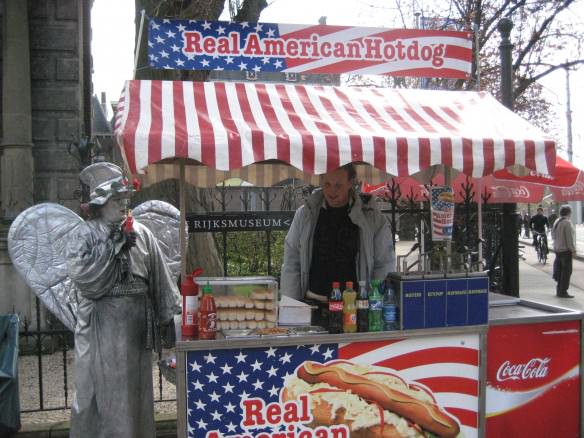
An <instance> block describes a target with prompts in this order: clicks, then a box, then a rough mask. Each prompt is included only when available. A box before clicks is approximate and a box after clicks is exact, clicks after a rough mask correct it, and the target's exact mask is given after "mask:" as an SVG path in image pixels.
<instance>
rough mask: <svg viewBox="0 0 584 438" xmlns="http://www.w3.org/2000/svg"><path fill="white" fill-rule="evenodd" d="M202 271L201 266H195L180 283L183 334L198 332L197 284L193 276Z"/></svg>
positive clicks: (192, 334) (188, 334)
mask: <svg viewBox="0 0 584 438" xmlns="http://www.w3.org/2000/svg"><path fill="white" fill-rule="evenodd" d="M202 273H203V269H202V268H197V269H195V270H194V271H193V273H192V274H188V275H187V276H186V277H185V279H184V280H183V281H182V282H181V284H180V293H181V295H182V297H183V302H182V325H181V333H182V334H183V336H193V337H195V336H197V334H198V332H199V315H198V312H199V285H198V284H197V283H196V282H195V278H196V277H198V276H199V275H201V274H202Z"/></svg>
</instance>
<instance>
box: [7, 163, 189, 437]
mask: <svg viewBox="0 0 584 438" xmlns="http://www.w3.org/2000/svg"><path fill="white" fill-rule="evenodd" d="M99 164H109V163H99ZM93 166H96V165H93ZM112 166H113V165H112ZM116 167H117V166H116ZM117 169H119V168H117ZM114 170H115V172H114V173H115V175H113V176H114V177H115V179H116V180H118V177H117V172H118V171H117V170H116V169H114ZM119 175H120V176H121V170H120V171H119ZM111 176H112V175H109V176H108V175H106V176H105V177H103V176H102V177H100V178H97V181H96V183H95V184H94V186H95V187H99V186H100V184H101V187H102V188H103V187H104V184H103V180H104V179H105V180H106V183H107V184H106V185H105V188H106V190H105V191H103V190H102V191H100V190H97V191H96V190H94V189H95V187H92V186H91V185H90V189H91V192H92V194H91V197H92V200H97V203H96V205H104V204H105V203H107V202H108V199H109V197H110V195H111V193H112V191H113V192H114V193H115V192H117V191H122V190H123V188H120V186H115V185H114V188H113V190H112V187H111V178H110V177H111ZM107 178H110V179H107ZM116 187H117V188H116ZM118 189H119V190H118ZM102 201H103V202H102ZM149 202H150V204H148V205H144V204H143V205H142V206H139V207H138V208H137V209H136V211H137V212H138V214H136V215H135V221H134V232H135V234H136V242H135V246H132V247H129V246H128V245H126V236H125V235H124V233H123V232H122V230H121V227H120V225H119V224H111V223H109V222H107V221H105V220H104V219H103V218H97V219H92V220H88V221H86V222H85V221H83V220H82V219H81V218H79V217H78V216H77V215H75V214H74V213H73V212H71V211H69V210H67V209H66V208H64V207H62V206H59V205H56V204H39V205H37V206H34V207H31V208H30V209H28V210H26V211H25V212H23V213H22V214H21V215H20V216H19V217H18V218H17V219H16V220H15V222H14V223H13V225H12V227H11V230H10V233H9V250H10V254H11V257H12V259H13V262H14V265H15V267H16V268H17V269H18V270H19V272H20V273H21V275H23V277H24V278H25V280H26V281H27V283H28V284H29V286H31V288H32V289H33V291H34V292H35V293H36V294H37V295H38V296H39V297H40V298H41V300H42V301H43V302H44V303H45V305H47V307H48V308H49V309H50V310H51V311H53V313H55V315H56V316H57V317H59V319H61V321H63V322H64V323H65V325H67V326H68V327H69V328H71V329H73V330H74V332H75V388H76V394H75V400H74V402H73V405H72V408H71V432H70V436H71V437H73V438H76V437H104V438H105V437H108V438H110V437H120V438H121V437H124V438H126V437H136V438H138V437H140V438H142V437H146V438H148V437H154V436H155V425H154V403H153V389H152V349H156V350H158V349H159V347H160V342H159V329H160V327H161V326H164V325H166V324H168V323H169V322H170V321H171V320H172V319H173V316H174V314H175V313H177V312H178V311H179V309H180V307H179V295H178V289H177V286H176V283H177V277H178V272H177V267H178V263H177V254H178V228H179V227H178V210H176V209H175V208H174V207H172V206H171V205H169V204H166V203H163V202H160V201H149ZM141 218H142V220H143V222H144V224H142V223H141V222H140V220H141ZM157 225H158V226H157ZM147 226H149V227H150V228H151V229H154V230H155V231H156V234H157V235H158V234H162V235H160V236H157V237H160V238H162V239H163V241H164V243H165V247H164V248H162V247H161V245H159V242H158V240H157V237H156V236H155V234H153V232H152V231H151V230H150V229H149V228H148V227H147ZM173 241H174V242H176V245H173V244H172V242H173ZM179 260H180V259H179Z"/></svg>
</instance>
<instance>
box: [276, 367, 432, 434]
mask: <svg viewBox="0 0 584 438" xmlns="http://www.w3.org/2000/svg"><path fill="white" fill-rule="evenodd" d="M287 389H288V392H289V394H290V397H292V398H298V397H299V396H300V395H302V394H310V396H311V397H312V399H313V401H314V404H313V405H318V403H319V402H320V401H324V402H326V403H328V404H329V405H330V407H331V420H334V419H335V418H336V416H337V415H338V413H339V411H340V410H341V409H344V411H345V414H344V417H345V421H347V422H350V423H347V424H350V426H349V427H350V429H351V430H355V431H356V430H359V429H365V428H368V427H372V426H377V425H381V424H382V422H383V423H385V424H387V425H391V426H393V427H395V428H396V429H397V431H398V432H399V433H400V434H401V435H402V436H403V437H407V438H423V437H424V435H423V434H421V433H419V432H418V431H417V430H416V429H415V428H414V427H412V426H411V425H410V424H408V421H407V420H406V419H405V418H403V417H401V416H399V415H396V414H394V413H393V412H390V411H387V410H383V409H380V408H379V407H378V406H376V405H374V404H371V403H368V402H367V401H365V400H363V399H362V398H361V397H359V396H358V395H356V394H353V393H351V392H348V391H339V389H338V388H334V387H332V386H330V385H329V384H328V383H316V384H310V383H308V382H305V381H304V380H302V379H299V378H293V379H290V380H289V381H288V385H287ZM327 389H328V390H330V391H327ZM381 412H382V413H383V414H381Z"/></svg>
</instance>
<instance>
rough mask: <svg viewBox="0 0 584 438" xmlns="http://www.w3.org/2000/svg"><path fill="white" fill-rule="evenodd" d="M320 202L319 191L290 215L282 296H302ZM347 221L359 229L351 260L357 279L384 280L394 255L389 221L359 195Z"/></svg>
mask: <svg viewBox="0 0 584 438" xmlns="http://www.w3.org/2000/svg"><path fill="white" fill-rule="evenodd" d="M323 201H324V196H323V193H322V191H321V190H317V191H315V192H314V193H313V194H312V195H311V196H310V197H309V198H308V200H307V201H306V202H305V203H304V205H303V206H302V207H300V208H299V209H298V210H296V213H295V214H294V220H293V221H292V225H291V226H290V230H289V231H288V234H287V235H286V240H285V242H284V263H283V264H282V273H281V279H280V288H281V292H282V294H283V295H287V296H289V297H291V298H296V299H302V298H304V296H305V295H306V291H307V290H308V284H309V282H308V280H309V279H308V275H309V272H310V263H311V260H312V244H313V237H314V230H315V228H316V223H317V221H318V215H319V213H320V208H321V207H322V205H323ZM349 218H350V219H351V222H353V223H354V224H355V225H357V227H359V252H358V254H357V260H355V263H356V268H357V269H356V270H357V276H358V280H359V281H361V280H365V281H371V280H382V279H384V278H385V276H386V275H387V273H388V272H393V271H395V252H394V249H393V241H392V237H391V230H390V226H389V222H388V221H387V219H386V218H385V217H384V216H383V215H382V214H381V212H380V211H379V210H378V209H377V206H376V205H375V198H373V197H371V198H369V199H367V200H366V201H364V200H363V199H362V198H361V196H354V198H353V205H352V207H351V211H350V212H349Z"/></svg>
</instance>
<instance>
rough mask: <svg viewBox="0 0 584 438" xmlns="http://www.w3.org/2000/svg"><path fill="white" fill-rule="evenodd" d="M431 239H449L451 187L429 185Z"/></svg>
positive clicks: (451, 218)
mask: <svg viewBox="0 0 584 438" xmlns="http://www.w3.org/2000/svg"><path fill="white" fill-rule="evenodd" d="M430 210H431V212H432V240H451V239H452V226H453V224H454V192H453V190H452V187H448V186H433V187H430Z"/></svg>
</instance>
